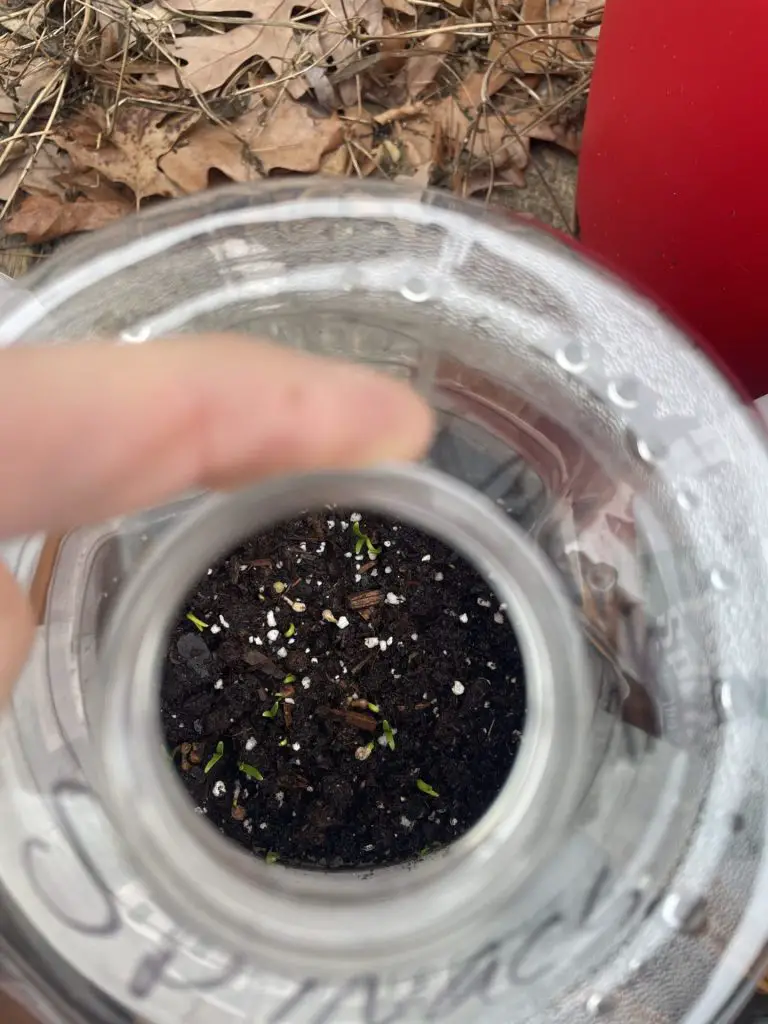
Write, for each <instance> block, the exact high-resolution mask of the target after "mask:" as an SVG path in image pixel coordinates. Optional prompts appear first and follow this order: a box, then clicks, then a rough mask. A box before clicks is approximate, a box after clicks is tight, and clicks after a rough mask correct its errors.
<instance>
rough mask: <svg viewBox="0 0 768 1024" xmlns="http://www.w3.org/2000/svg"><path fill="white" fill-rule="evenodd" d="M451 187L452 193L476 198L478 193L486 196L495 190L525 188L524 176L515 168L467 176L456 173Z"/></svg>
mask: <svg viewBox="0 0 768 1024" xmlns="http://www.w3.org/2000/svg"><path fill="white" fill-rule="evenodd" d="M452 185H453V190H454V192H456V193H457V194H458V195H461V196H476V195H478V194H479V193H485V194H486V195H488V194H490V193H492V192H493V190H494V189H497V188H525V175H524V174H523V172H522V171H520V170H518V168H517V167H504V168H502V169H501V170H488V169H486V170H482V171H473V172H472V173H471V174H470V175H469V176H464V175H462V174H461V172H460V171H457V172H456V173H455V174H454V176H453V181H452Z"/></svg>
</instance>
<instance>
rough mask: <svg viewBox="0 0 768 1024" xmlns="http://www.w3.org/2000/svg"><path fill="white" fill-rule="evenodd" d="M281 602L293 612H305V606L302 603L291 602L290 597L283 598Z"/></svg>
mask: <svg viewBox="0 0 768 1024" xmlns="http://www.w3.org/2000/svg"><path fill="white" fill-rule="evenodd" d="M283 600H284V601H285V603H286V604H288V605H290V606H291V609H292V610H293V611H295V612H305V611H306V610H307V606H306V605H305V604H304V602H303V601H292V600H291V599H290V597H284V598H283Z"/></svg>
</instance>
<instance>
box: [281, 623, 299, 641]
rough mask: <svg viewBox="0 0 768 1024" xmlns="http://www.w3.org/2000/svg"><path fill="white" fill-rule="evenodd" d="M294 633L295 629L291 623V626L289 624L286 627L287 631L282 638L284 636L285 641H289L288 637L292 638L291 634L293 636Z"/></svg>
mask: <svg viewBox="0 0 768 1024" xmlns="http://www.w3.org/2000/svg"><path fill="white" fill-rule="evenodd" d="M295 632H296V627H295V626H294V624H293V623H291V624H290V626H289V627H288V629H286V631H285V633H283V636H284V637H285V638H286V639H289V638H290V637H292V636H293V634H294V633H295Z"/></svg>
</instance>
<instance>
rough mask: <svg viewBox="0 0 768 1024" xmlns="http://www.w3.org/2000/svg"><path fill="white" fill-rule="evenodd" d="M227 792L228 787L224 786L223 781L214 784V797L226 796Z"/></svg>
mask: <svg viewBox="0 0 768 1024" xmlns="http://www.w3.org/2000/svg"><path fill="white" fill-rule="evenodd" d="M226 792H227V787H226V786H225V785H224V783H223V782H222V781H221V779H219V781H218V782H214V784H213V795H214V796H224V794H225V793H226Z"/></svg>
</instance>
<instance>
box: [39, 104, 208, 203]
mask: <svg viewBox="0 0 768 1024" xmlns="http://www.w3.org/2000/svg"><path fill="white" fill-rule="evenodd" d="M199 116H200V115H199V113H186V114H172V115H168V114H166V113H165V112H164V111H158V110H150V109H147V108H145V107H127V106H126V107H120V108H119V110H118V115H117V118H116V119H115V124H114V128H113V130H112V133H111V135H109V136H107V135H106V127H107V126H106V114H105V112H104V111H103V110H102V109H101V108H99V107H96V106H93V105H91V106H88V107H86V108H84V110H83V111H82V113H80V114H78V115H76V116H75V117H74V118H72V119H71V120H70V121H68V122H66V123H65V124H63V125H62V126H61V127H60V128H59V129H58V130H57V131H56V132H55V133H54V135H53V138H54V140H55V141H56V143H57V144H58V145H59V146H61V148H62V149H65V150H66V151H67V152H68V153H69V155H70V157H71V159H72V163H73V164H74V165H75V167H77V168H81V169H82V168H92V169H93V170H95V171H99V173H100V174H103V175H104V177H105V178H106V179H107V181H111V182H115V183H120V184H123V185H127V186H128V188H130V189H131V190H132V191H133V192H134V194H135V195H136V199H137V200H138V201H139V202H140V201H141V200H142V199H144V198H146V197H147V196H172V195H176V193H177V192H178V189H177V188H176V187H175V186H174V184H173V183H172V182H171V181H170V179H169V178H168V177H166V175H165V174H164V173H163V172H162V171H161V170H160V168H159V167H158V163H157V162H158V160H159V159H160V157H162V156H165V154H166V153H168V152H170V150H171V149H172V148H173V146H174V145H175V143H176V142H177V141H178V139H179V138H180V136H181V135H182V134H183V133H184V132H185V131H186V130H187V129H188V128H190V127H191V126H192V125H193V124H194V123H195V122H196V121H197V120H198V118H199Z"/></svg>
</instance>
